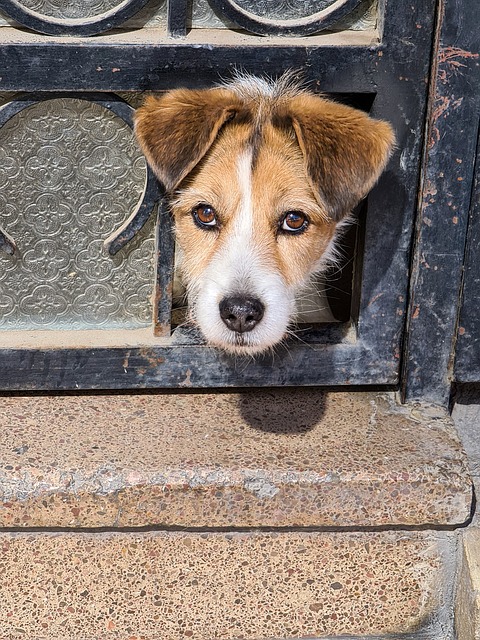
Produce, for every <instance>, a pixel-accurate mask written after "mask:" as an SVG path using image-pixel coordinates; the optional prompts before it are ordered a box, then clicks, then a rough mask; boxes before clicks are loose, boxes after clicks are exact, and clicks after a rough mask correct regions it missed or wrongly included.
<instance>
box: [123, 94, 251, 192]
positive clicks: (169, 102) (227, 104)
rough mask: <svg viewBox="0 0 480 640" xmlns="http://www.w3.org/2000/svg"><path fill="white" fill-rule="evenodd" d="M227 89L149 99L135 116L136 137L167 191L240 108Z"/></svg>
mask: <svg viewBox="0 0 480 640" xmlns="http://www.w3.org/2000/svg"><path fill="white" fill-rule="evenodd" d="M241 107H242V105H241V104H240V101H239V99H238V98H237V97H236V96H235V95H234V94H233V93H232V92H231V91H228V90H226V89H221V88H218V89H200V90H189V89H175V90H173V91H169V92H167V93H165V94H164V95H163V96H161V97H154V96H150V97H148V98H147V99H146V101H145V103H144V105H143V106H142V107H140V108H139V109H137V111H136V113H135V134H136V136H137V140H138V142H139V143H140V147H141V148H142V151H143V153H144V154H145V156H146V158H147V160H148V162H149V164H150V166H151V167H152V169H153V170H154V172H155V173H156V174H157V176H158V178H159V179H160V181H161V182H162V183H163V185H164V187H165V189H166V190H167V191H172V190H173V189H175V188H176V187H177V186H178V185H179V184H180V182H181V181H182V180H183V179H184V178H185V177H186V176H187V175H188V174H189V173H190V171H192V169H194V167H195V166H196V165H197V164H198V163H199V162H200V160H201V159H202V158H203V156H204V155H205V154H206V153H207V151H208V150H209V149H210V147H211V145H212V144H213V142H214V140H215V138H216V137H217V135H218V133H219V131H220V129H221V128H222V127H223V125H224V124H225V123H226V122H227V121H229V120H231V119H233V118H234V117H235V116H236V114H237V113H238V111H239V110H240V109H241Z"/></svg>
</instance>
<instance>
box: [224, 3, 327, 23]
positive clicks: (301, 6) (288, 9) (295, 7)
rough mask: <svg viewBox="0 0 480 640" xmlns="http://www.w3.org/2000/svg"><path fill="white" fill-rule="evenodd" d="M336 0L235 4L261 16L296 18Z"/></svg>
mask: <svg viewBox="0 0 480 640" xmlns="http://www.w3.org/2000/svg"><path fill="white" fill-rule="evenodd" d="M334 2H335V0H304V2H298V0H235V4H237V5H238V6H239V7H241V8H242V9H244V10H245V11H249V12H250V13H253V14H254V15H256V16H259V17H261V18H269V19H271V20H295V19H298V18H304V17H306V16H311V15H312V14H314V13H317V12H318V11H323V9H327V8H328V7H329V6H330V5H332V4H333V3H334Z"/></svg>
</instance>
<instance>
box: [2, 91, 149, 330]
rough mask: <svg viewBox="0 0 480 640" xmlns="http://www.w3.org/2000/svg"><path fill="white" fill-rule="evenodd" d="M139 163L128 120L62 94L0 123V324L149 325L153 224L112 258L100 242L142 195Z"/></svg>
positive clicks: (58, 326)
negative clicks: (7, 246)
mask: <svg viewBox="0 0 480 640" xmlns="http://www.w3.org/2000/svg"><path fill="white" fill-rule="evenodd" d="M145 179H146V165H145V161H144V158H143V156H142V155H141V152H140V151H139V149H138V147H137V145H136V143H135V140H134V137H133V134H132V131H131V129H130V127H129V126H128V125H127V124H126V123H125V122H123V120H121V119H120V118H118V117H117V116H115V115H114V114H112V113H111V112H110V111H107V110H106V109H104V108H103V107H101V106H99V105H97V104H94V103H90V102H87V101H84V100H77V99H71V98H62V99H55V100H49V101H45V102H41V103H39V104H37V105H35V106H32V107H29V108H28V109H25V110H24V111H22V112H21V113H19V114H17V115H16V116H14V117H13V118H12V119H11V120H9V121H8V122H7V123H6V124H5V125H4V127H2V128H1V129H0V226H1V227H3V228H4V229H5V231H6V232H7V233H8V234H9V235H10V236H12V237H13V238H14V240H15V241H16V243H17V245H18V251H17V252H16V253H15V255H13V256H10V255H7V254H6V253H2V252H0V329H34V328H38V329H40V328H41V329H94V328H139V327H144V326H147V325H149V324H150V323H151V297H152V292H153V280H154V275H153V273H154V269H153V254H154V239H153V224H154V220H153V218H154V216H152V218H151V220H150V221H149V222H148V223H147V225H146V226H145V227H144V228H143V229H142V230H141V231H140V233H139V234H138V235H137V237H136V238H134V240H132V241H131V242H130V243H129V244H128V245H127V246H126V247H125V248H124V249H122V250H121V251H120V252H119V253H118V254H117V255H116V256H113V257H112V256H109V255H108V254H107V253H106V252H105V250H104V248H103V240H104V239H105V238H106V237H108V236H109V235H110V234H111V233H112V232H113V231H114V230H115V229H117V228H118V227H119V226H120V225H121V224H122V223H123V222H124V220H125V219H126V218H127V217H128V215H129V214H130V212H131V211H132V210H133V209H134V208H135V206H136V204H137V203H138V201H139V200H140V198H141V196H142V193H143V188H144V185H145Z"/></svg>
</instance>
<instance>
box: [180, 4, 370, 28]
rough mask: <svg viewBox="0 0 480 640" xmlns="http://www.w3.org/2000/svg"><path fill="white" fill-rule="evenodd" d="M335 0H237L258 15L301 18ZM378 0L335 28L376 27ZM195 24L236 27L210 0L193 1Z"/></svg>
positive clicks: (279, 18) (359, 6) (364, 6)
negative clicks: (303, 0)
mask: <svg viewBox="0 0 480 640" xmlns="http://www.w3.org/2000/svg"><path fill="white" fill-rule="evenodd" d="M333 2H334V0H306V1H305V2H298V1H297V0H280V1H279V0H236V1H235V4H237V5H238V6H240V7H242V8H243V9H246V10H247V11H249V12H250V13H252V14H255V15H257V16H258V17H259V18H270V19H273V20H289V19H290V20H298V19H300V18H303V17H308V16H309V15H312V14H314V13H317V12H318V11H321V10H322V9H326V8H328V7H329V6H330V5H332V4H333ZM376 15H377V0H362V1H361V2H360V4H359V5H358V7H357V8H356V9H355V10H354V11H352V12H351V13H350V14H349V15H348V16H345V18H342V19H341V20H339V21H338V23H337V24H335V25H334V27H333V28H331V29H330V30H332V29H335V30H341V29H352V30H364V29H373V28H374V27H375V24H376ZM192 27H193V28H194V29H221V28H223V29H229V28H230V29H231V28H235V27H234V25H232V24H230V23H229V22H228V20H226V19H225V18H224V17H223V16H221V15H217V14H216V13H215V11H214V10H213V9H212V7H211V6H210V4H209V2H208V0H195V1H194V4H193V14H192Z"/></svg>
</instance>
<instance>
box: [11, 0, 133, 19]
mask: <svg viewBox="0 0 480 640" xmlns="http://www.w3.org/2000/svg"><path fill="white" fill-rule="evenodd" d="M19 4H20V5H21V6H22V7H24V8H25V9H30V10H31V11H35V12H37V13H39V14H41V15H42V16H51V17H52V18H65V19H74V18H77V19H78V18H90V17H92V16H97V15H100V14H102V13H105V12H106V11H110V10H111V9H115V7H118V5H120V4H122V2H121V1H119V0H70V1H68V0H21V2H19Z"/></svg>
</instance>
